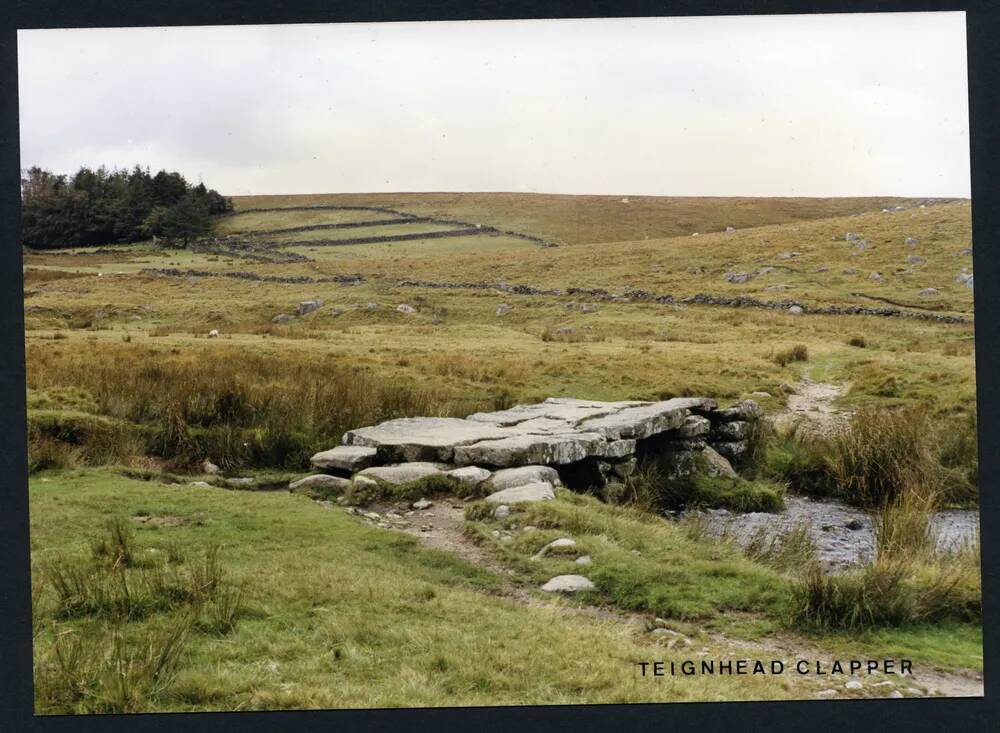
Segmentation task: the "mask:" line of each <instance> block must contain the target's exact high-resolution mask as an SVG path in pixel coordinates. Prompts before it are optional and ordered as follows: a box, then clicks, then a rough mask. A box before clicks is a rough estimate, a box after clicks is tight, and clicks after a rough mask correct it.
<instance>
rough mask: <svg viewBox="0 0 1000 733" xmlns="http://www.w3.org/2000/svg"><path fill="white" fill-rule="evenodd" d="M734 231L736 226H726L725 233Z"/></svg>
mask: <svg viewBox="0 0 1000 733" xmlns="http://www.w3.org/2000/svg"><path fill="white" fill-rule="evenodd" d="M735 231H736V227H726V232H727V233H730V234H731V233H732V232H735Z"/></svg>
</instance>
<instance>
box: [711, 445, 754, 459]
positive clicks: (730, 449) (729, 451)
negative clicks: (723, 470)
mask: <svg viewBox="0 0 1000 733" xmlns="http://www.w3.org/2000/svg"><path fill="white" fill-rule="evenodd" d="M712 448H714V449H715V450H716V451H718V452H719V454H721V455H722V457H723V458H726V459H727V460H729V461H730V462H732V461H737V460H739V458H740V456H742V455H743V454H744V453H746V451H747V443H746V441H745V440H733V441H721V442H718V443H713V444H712Z"/></svg>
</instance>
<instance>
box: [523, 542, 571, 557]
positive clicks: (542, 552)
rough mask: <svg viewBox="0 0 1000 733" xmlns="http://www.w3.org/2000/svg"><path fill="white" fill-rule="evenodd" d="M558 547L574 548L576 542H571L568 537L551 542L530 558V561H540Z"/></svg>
mask: <svg viewBox="0 0 1000 733" xmlns="http://www.w3.org/2000/svg"><path fill="white" fill-rule="evenodd" d="M560 547H576V540H571V539H569V538H568V537H560V538H559V539H557V540H552V541H551V542H550V543H548V544H547V545H545V546H544V547H543V548H542V549H540V550H539V551H538V552H536V553H535V554H534V555H532V556H531V559H532V560H541V559H542V558H543V557H545V555H546V554H548V552H549V550H554V549H557V548H560Z"/></svg>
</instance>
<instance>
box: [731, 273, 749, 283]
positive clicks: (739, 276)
mask: <svg viewBox="0 0 1000 733" xmlns="http://www.w3.org/2000/svg"><path fill="white" fill-rule="evenodd" d="M752 277H753V275H751V274H750V273H749V272H727V273H726V275H725V278H726V281H727V282H731V283H737V284H738V283H745V282H749V281H750V279H751V278H752Z"/></svg>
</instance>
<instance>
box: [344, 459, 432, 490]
mask: <svg viewBox="0 0 1000 733" xmlns="http://www.w3.org/2000/svg"><path fill="white" fill-rule="evenodd" d="M441 475H444V472H443V471H442V470H441V467H440V466H438V465H437V464H434V463H423V462H415V463H402V464H400V465H398V466H375V467H373V468H366V469H365V470H364V471H361V472H360V473H359V474H358V476H364V477H365V478H370V479H376V480H378V481H382V482H383V483H387V484H392V485H394V486H398V485H399V484H408V483H409V482H410V481H419V480H420V479H422V478H426V477H428V476H441Z"/></svg>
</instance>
